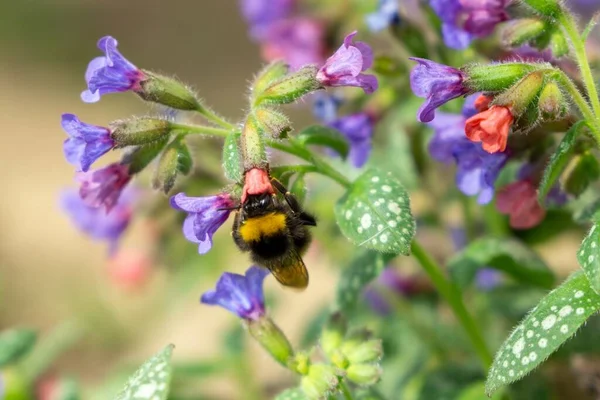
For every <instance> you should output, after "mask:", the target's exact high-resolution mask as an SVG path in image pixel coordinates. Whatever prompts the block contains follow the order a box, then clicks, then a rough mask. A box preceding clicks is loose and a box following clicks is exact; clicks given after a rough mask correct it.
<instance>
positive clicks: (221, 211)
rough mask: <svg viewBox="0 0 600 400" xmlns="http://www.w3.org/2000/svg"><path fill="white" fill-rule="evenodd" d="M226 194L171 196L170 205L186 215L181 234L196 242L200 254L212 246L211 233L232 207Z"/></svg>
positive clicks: (225, 218) (222, 221)
mask: <svg viewBox="0 0 600 400" xmlns="http://www.w3.org/2000/svg"><path fill="white" fill-rule="evenodd" d="M233 205H234V204H233V201H232V200H231V197H229V195H228V194H225V193H223V194H219V195H217V196H208V197H188V196H186V195H185V193H179V194H176V195H175V196H173V197H171V207H173V208H175V209H176V210H179V211H185V212H187V213H188V216H187V217H186V218H185V221H184V222H183V234H184V236H185V238H186V239H187V240H189V241H190V242H193V243H197V244H198V252H199V253H200V254H205V253H207V252H208V251H209V250H210V249H211V247H212V237H213V234H214V233H215V232H216V231H217V229H219V227H220V226H221V225H223V224H224V223H225V221H227V218H228V217H229V213H230V212H231V210H229V209H228V208H231V207H233Z"/></svg>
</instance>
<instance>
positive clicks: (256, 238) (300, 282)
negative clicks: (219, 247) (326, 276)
mask: <svg viewBox="0 0 600 400" xmlns="http://www.w3.org/2000/svg"><path fill="white" fill-rule="evenodd" d="M271 185H272V187H274V188H275V189H277V191H278V192H279V193H280V194H281V196H278V195H277V194H276V193H274V191H273V190H270V191H266V192H264V193H257V194H248V195H247V196H245V197H244V199H243V202H242V204H241V206H240V207H239V209H238V211H237V213H236V215H235V219H234V222H233V231H232V236H233V240H234V241H235V243H236V244H237V246H238V247H239V248H240V250H242V251H244V252H250V254H251V257H252V261H253V262H254V263H256V264H257V265H260V266H262V267H265V268H268V269H269V271H271V273H272V274H273V276H275V278H276V279H277V280H278V281H279V282H280V283H281V284H282V285H285V286H290V287H294V288H298V289H304V288H306V286H308V271H307V270H306V266H305V265H304V262H303V261H302V255H303V254H304V253H305V252H306V250H307V249H308V245H309V244H310V241H311V236H310V232H309V230H308V227H309V226H316V225H317V222H316V220H315V218H314V217H313V216H312V215H310V214H308V213H307V212H305V211H303V210H302V207H301V206H300V203H299V202H298V200H297V199H296V197H295V196H294V195H292V194H291V193H290V192H288V191H287V189H286V188H285V187H284V186H283V185H282V184H281V183H280V182H279V181H277V180H276V179H271ZM281 197H283V199H281Z"/></svg>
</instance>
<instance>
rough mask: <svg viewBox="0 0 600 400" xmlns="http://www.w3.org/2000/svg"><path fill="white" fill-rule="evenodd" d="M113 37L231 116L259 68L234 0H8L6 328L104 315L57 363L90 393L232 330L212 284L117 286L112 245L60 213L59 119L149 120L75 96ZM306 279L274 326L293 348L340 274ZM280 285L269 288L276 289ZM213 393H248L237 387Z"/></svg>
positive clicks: (65, 177) (132, 103)
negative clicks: (206, 301)
mask: <svg viewBox="0 0 600 400" xmlns="http://www.w3.org/2000/svg"><path fill="white" fill-rule="evenodd" d="M104 35H112V36H114V37H115V38H117V39H118V40H119V48H120V50H121V51H122V53H123V54H124V55H125V56H126V57H127V58H128V59H130V60H131V61H132V62H133V63H135V64H136V65H137V66H139V67H142V68H148V69H152V70H154V71H158V72H162V73H165V74H167V75H176V76H177V77H178V78H180V79H181V80H183V81H184V82H187V83H189V84H190V85H192V86H193V87H194V88H195V89H196V90H197V91H198V92H199V93H200V95H201V96H202V97H203V98H205V99H206V100H207V102H208V104H210V105H211V106H212V107H213V108H214V109H216V110H218V111H219V112H220V113H221V114H223V115H225V116H226V117H228V118H230V119H232V120H238V119H240V118H241V117H242V116H243V111H244V107H245V100H244V96H243V95H244V94H245V91H246V88H247V86H248V82H249V80H250V79H251V78H252V76H253V74H254V73H255V71H257V69H258V68H260V66H261V61H260V59H259V53H258V49H257V47H256V46H255V45H254V44H253V43H251V42H250V40H249V39H248V37H247V34H246V25H245V23H244V22H243V21H242V19H241V16H240V13H239V11H238V4H237V1H235V0H222V1H221V0H212V1H210V0H196V1H192V0H177V1H168V2H167V1H157V0H144V1H142V0H128V1H116V0H105V1H100V2H99V1H85V0H62V1H61V0H52V1H50V0H47V1H41V0H40V1H34V0H24V1H2V2H0V47H1V50H2V51H1V53H0V54H1V56H0V110H1V111H0V115H1V121H2V123H1V126H2V131H1V137H2V146H1V147H0V166H1V168H0V181H1V183H2V189H3V195H2V196H1V199H0V237H1V240H0V305H1V306H0V326H1V327H2V328H6V327H9V326H15V325H22V326H30V327H34V328H39V329H41V331H42V332H47V331H49V330H50V329H51V328H52V327H54V326H56V325H57V324H58V323H60V322H61V321H64V320H66V319H69V318H71V317H73V316H74V315H81V314H82V313H83V314H86V315H87V314H90V313H92V314H93V313H97V314H98V315H99V316H98V317H97V318H95V317H91V316H90V321H94V320H97V321H98V325H93V326H90V327H91V328H93V329H94V330H98V331H102V330H103V329H104V328H106V329H105V330H106V332H103V334H102V335H100V336H102V340H98V339H94V340H84V342H83V343H82V344H81V345H79V346H78V347H77V349H76V350H75V351H71V352H69V353H67V354H66V356H65V357H63V360H62V361H61V363H60V364H59V371H60V372H61V373H66V374H71V375H74V376H76V377H81V378H83V379H84V382H86V383H87V384H88V385H94V384H97V383H100V382H101V381H102V380H103V379H104V378H105V377H106V376H108V373H109V372H110V371H111V370H112V368H113V366H115V365H121V364H123V363H124V362H125V363H128V362H130V363H139V362H140V361H141V360H143V359H146V358H148V357H149V356H150V355H151V354H153V353H155V352H156V351H157V350H159V349H160V348H162V347H163V346H164V345H166V344H167V343H170V342H171V343H174V344H176V346H177V348H176V350H175V360H187V359H194V358H197V357H212V356H214V355H215V353H216V352H218V345H217V342H218V341H219V340H220V339H221V337H220V335H221V334H220V332H221V330H222V329H223V328H224V327H226V326H230V325H232V324H233V323H235V322H236V321H235V319H234V317H233V316H231V315H229V314H228V313H226V312H225V311H223V310H221V309H217V308H209V307H205V306H200V305H199V304H198V298H199V295H200V293H201V292H203V291H204V290H206V289H208V288H210V287H213V285H214V282H215V280H216V276H214V278H211V279H207V280H205V281H204V282H201V283H200V284H198V285H195V286H194V288H192V289H191V290H189V292H188V293H187V294H185V295H184V296H183V298H180V299H178V300H177V302H176V303H175V304H172V302H169V301H167V296H166V295H165V294H164V290H163V289H164V288H165V285H166V283H165V281H166V280H167V279H168V273H164V271H162V272H163V273H162V274H161V273H159V274H158V276H155V277H153V279H152V281H151V282H150V283H149V285H147V286H146V287H145V288H143V289H142V290H138V291H136V292H133V293H132V292H126V291H123V290H120V289H119V288H116V287H114V286H113V285H112V284H111V282H110V280H109V279H108V277H107V273H106V266H105V264H106V246H105V245H103V244H100V243H97V242H93V241H91V240H89V239H88V238H86V237H84V236H83V235H82V234H80V233H79V232H78V231H77V230H76V229H75V228H74V227H73V226H72V225H71V223H70V222H69V220H68V219H67V217H66V216H65V215H64V214H63V213H62V211H61V210H60V208H59V205H58V196H59V193H60V191H61V190H63V188H65V187H67V186H69V185H71V186H74V183H73V175H74V169H73V167H72V166H71V165H69V164H68V163H67V162H66V161H65V160H64V158H63V154H62V142H63V140H64V139H65V138H66V134H65V133H64V132H63V131H62V130H61V128H60V115H61V114H62V113H64V112H69V113H74V114H76V115H78V116H79V117H80V118H81V119H82V120H83V121H85V122H89V123H92V124H98V125H106V124H107V123H108V122H110V121H111V120H113V119H117V118H123V117H128V116H130V115H132V114H137V113H145V112H148V108H147V107H146V106H145V104H143V103H142V102H140V101H138V100H137V98H136V96H134V95H131V94H123V95H109V96H106V97H104V98H103V99H102V100H101V101H100V102H99V103H96V104H85V103H83V102H81V101H80V99H79V93H80V92H81V91H82V90H83V89H84V88H85V81H84V77H83V75H84V72H85V68H86V66H87V63H88V62H89V61H90V60H91V59H92V58H94V57H97V56H98V55H100V52H99V50H98V49H97V48H96V41H97V40H98V39H99V38H100V37H102V36H104ZM104 163H105V161H104V160H102V161H100V162H99V165H103V164H104ZM228 227H229V223H227V225H226V226H225V229H222V230H221V232H219V236H220V238H221V239H218V240H220V241H218V242H217V246H215V248H213V251H214V252H217V253H221V254H220V255H222V256H224V255H228V254H236V253H235V252H234V250H233V249H234V246H233V244H232V243H231V242H230V241H229V240H228V239H227V236H228V232H227V230H228ZM136 229H137V230H138V231H140V230H143V227H142V228H140V227H137V228H136ZM127 240H128V241H131V238H128V239H127ZM189 246H193V244H189ZM198 257H200V256H198ZM219 259H222V257H219ZM212 260H214V257H213V258H212ZM236 260H237V261H231V262H229V264H228V267H226V268H224V269H227V270H230V271H233V272H238V273H243V271H244V270H245V269H246V267H247V265H248V263H247V260H246V259H244V258H239V257H238V258H237V259H236ZM309 262H312V263H313V264H314V262H315V260H312V261H307V264H308V263H309ZM198 267H199V268H202V261H201V260H200V259H199V262H198ZM311 277H312V282H313V284H312V285H311V287H310V288H309V289H308V290H307V291H306V292H304V293H303V294H302V295H301V296H300V295H298V294H296V293H294V292H291V291H285V292H284V293H283V294H282V295H281V296H279V301H280V303H279V306H278V308H277V311H276V315H275V318H276V319H277V321H278V323H279V324H280V325H281V327H282V329H284V331H286V332H292V334H291V336H292V340H297V334H296V336H294V335H295V334H294V332H297V331H298V329H297V328H298V326H299V325H301V324H302V323H303V322H304V320H305V319H306V318H307V317H308V316H309V315H312V314H313V313H314V310H315V308H316V306H317V305H320V304H323V303H325V302H326V301H327V300H328V299H329V298H330V297H332V293H331V292H330V291H326V290H323V288H324V287H328V286H329V285H330V284H331V283H330V282H331V281H332V280H333V279H334V277H333V276H332V273H331V272H330V271H329V272H328V271H327V270H325V268H312V269H311ZM275 287H276V284H275V283H274V282H273V281H272V279H269V280H268V282H267V290H269V288H270V289H274V288H275ZM105 324H107V325H110V326H109V327H107V326H103V325H105ZM111 338H112V339H111ZM124 338H125V339H124ZM113 339H114V340H113ZM123 343H126V344H127V345H126V346H125V348H123ZM253 353H254V354H255V361H256V363H257V364H256V368H254V370H253V373H255V374H256V375H258V376H259V378H260V380H261V381H262V382H264V383H266V384H268V385H273V384H277V382H280V381H281V380H282V379H286V380H291V376H290V375H289V374H288V373H286V372H285V371H283V369H282V368H280V367H278V366H277V365H276V364H275V363H274V362H273V361H272V360H270V359H269V357H268V356H267V355H266V354H265V353H264V352H262V351H258V349H256V348H253ZM253 367H254V366H253ZM213 386H214V388H213V389H211V387H213ZM205 389H207V390H204V391H208V392H214V393H215V394H219V396H220V397H222V398H242V397H239V394H236V393H237V392H236V390H237V389H236V387H235V386H234V385H232V384H230V381H228V380H222V381H218V382H215V383H212V384H209V385H208V386H205ZM88 393H89V392H88Z"/></svg>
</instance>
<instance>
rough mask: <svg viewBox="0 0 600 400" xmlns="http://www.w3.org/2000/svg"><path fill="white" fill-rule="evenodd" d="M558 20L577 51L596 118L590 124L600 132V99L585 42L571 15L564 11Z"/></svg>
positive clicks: (578, 62)
mask: <svg viewBox="0 0 600 400" xmlns="http://www.w3.org/2000/svg"><path fill="white" fill-rule="evenodd" d="M558 20H559V21H560V23H561V24H562V26H563V28H564V30H565V33H566V34H567V36H568V37H569V39H570V40H571V43H572V44H573V50H575V58H576V59H577V64H578V65H579V71H580V72H581V77H582V78H583V83H584V85H585V89H586V91H587V94H588V97H589V100H590V102H591V103H592V108H593V110H594V117H595V118H593V119H592V120H591V121H590V122H593V124H594V126H595V127H596V130H599V129H600V121H599V118H600V99H599V98H598V90H597V89H596V83H595V82H594V76H593V75H592V70H591V69H590V64H589V62H588V57H587V53H586V50H585V42H584V41H583V40H582V39H581V36H580V34H579V31H578V30H577V26H576V25H575V20H574V19H573V16H572V15H571V13H569V12H567V11H564V10H563V12H561V13H560V16H559V17H558Z"/></svg>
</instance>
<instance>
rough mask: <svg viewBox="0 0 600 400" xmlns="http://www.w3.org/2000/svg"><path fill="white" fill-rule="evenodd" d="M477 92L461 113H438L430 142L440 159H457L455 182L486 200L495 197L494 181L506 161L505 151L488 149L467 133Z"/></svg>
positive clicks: (473, 112)
mask: <svg viewBox="0 0 600 400" xmlns="http://www.w3.org/2000/svg"><path fill="white" fill-rule="evenodd" d="M476 97H478V95H477V94H475V95H472V96H469V98H468V99H467V101H466V102H465V105H464V107H463V114H462V115H454V114H445V113H439V115H438V117H437V118H436V119H435V120H434V121H433V122H430V123H429V125H430V126H431V127H432V128H433V129H434V131H435V134H434V136H433V138H432V139H431V141H430V142H429V153H430V154H431V156H432V157H433V158H434V159H435V160H437V161H440V162H443V163H446V164H448V163H450V162H452V161H455V162H456V166H457V171H456V185H457V186H458V188H459V189H460V191H461V192H463V193H464V194H465V195H467V196H475V195H478V197H477V202H478V203H479V204H487V203H489V202H490V201H491V200H492V198H493V197H494V185H495V183H496V178H498V174H499V173H500V170H501V169H502V167H503V166H504V164H505V163H506V160H507V159H508V155H507V154H506V152H497V153H493V154H491V153H488V152H487V151H485V150H483V149H482V148H481V146H479V145H478V144H477V143H474V142H471V141H470V140H469V139H467V137H466V136H465V122H466V120H467V119H468V118H469V117H470V116H472V115H474V114H475V113H476V112H477V111H476V110H475V108H474V106H473V104H474V100H475V98H476Z"/></svg>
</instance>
